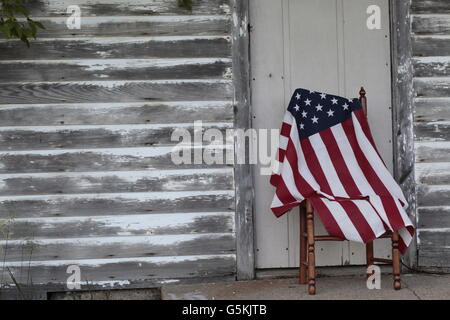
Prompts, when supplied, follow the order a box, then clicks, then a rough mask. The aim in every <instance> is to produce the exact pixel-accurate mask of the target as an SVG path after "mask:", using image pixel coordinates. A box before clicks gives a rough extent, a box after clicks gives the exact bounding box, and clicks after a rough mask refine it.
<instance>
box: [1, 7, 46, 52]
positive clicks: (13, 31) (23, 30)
mask: <svg viewBox="0 0 450 320" xmlns="http://www.w3.org/2000/svg"><path fill="white" fill-rule="evenodd" d="M0 5H1V6H0V37H2V36H3V37H4V38H6V39H11V38H17V39H20V40H21V41H23V42H24V43H25V44H26V45H27V46H28V47H29V46H30V41H29V38H34V39H36V35H37V30H38V28H39V29H45V27H44V25H43V24H42V23H41V22H38V21H34V20H32V19H31V18H30V17H29V14H30V11H29V10H28V8H27V6H26V5H25V4H24V0H0ZM23 17H25V18H26V22H19V21H18V20H17V18H23ZM20 21H22V20H20Z"/></svg>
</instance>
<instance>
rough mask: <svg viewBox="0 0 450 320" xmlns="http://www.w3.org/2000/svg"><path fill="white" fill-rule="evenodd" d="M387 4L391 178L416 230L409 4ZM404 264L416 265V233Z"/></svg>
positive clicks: (393, 1)
mask: <svg viewBox="0 0 450 320" xmlns="http://www.w3.org/2000/svg"><path fill="white" fill-rule="evenodd" d="M389 2H390V4H389V6H390V25H391V68H392V79H391V80H392V130H393V131H392V141H393V149H394V152H393V154H394V178H395V180H396V181H397V182H398V183H399V184H400V187H401V188H402V190H403V193H404V194H405V197H406V199H407V201H408V203H409V207H408V210H407V212H408V215H409V216H410V218H411V221H412V223H413V225H414V227H416V226H417V211H416V183H415V175H414V172H415V165H414V164H415V154H414V131H413V129H414V112H413V111H414V110H413V107H414V104H413V97H414V89H413V69H412V40H411V34H412V33H411V15H410V11H411V1H410V0H390V1H389ZM405 263H406V264H407V265H408V266H410V267H416V266H417V233H416V234H415V235H414V237H413V241H412V242H411V244H410V247H409V250H408V253H407V254H406V255H405Z"/></svg>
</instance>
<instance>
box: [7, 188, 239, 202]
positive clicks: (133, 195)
mask: <svg viewBox="0 0 450 320" xmlns="http://www.w3.org/2000/svg"><path fill="white" fill-rule="evenodd" d="M194 196H228V197H233V196H234V190H213V191H170V192H169V191H165V192H127V193H123V192H122V193H119V192H117V193H87V194H83V193H80V194H64V195H62V194H58V195H47V194H45V195H25V196H23V195H20V196H1V197H0V202H3V201H24V200H41V201H48V202H54V201H61V200H74V199H84V200H88V199H91V200H92V199H123V200H135V201H148V200H155V199H167V200H178V199H180V198H186V197H194Z"/></svg>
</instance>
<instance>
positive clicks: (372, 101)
mask: <svg viewBox="0 0 450 320" xmlns="http://www.w3.org/2000/svg"><path fill="white" fill-rule="evenodd" d="M250 3H251V7H250V10H251V12H250V24H251V33H250V35H251V48H250V50H251V68H252V110H253V111H252V112H253V127H254V128H256V129H272V128H274V129H275V128H276V129H278V128H279V127H280V124H281V121H282V119H283V115H284V112H285V110H286V107H287V104H288V102H289V99H290V97H291V94H292V92H293V90H294V89H295V88H299V87H301V88H307V89H311V90H316V91H320V92H329V93H333V94H338V95H343V96H347V97H357V96H358V91H359V88H360V87H361V86H364V87H365V89H366V91H367V96H368V104H369V113H368V114H369V122H370V124H371V128H372V132H373V134H374V138H375V140H376V143H377V145H378V148H379V150H380V153H381V155H382V157H383V159H384V160H385V162H386V164H387V165H388V167H389V169H391V170H392V162H393V157H392V142H391V139H392V119H391V83H390V67H391V66H390V37H389V0H314V1H311V0H250ZM370 5H376V6H378V8H380V13H381V14H380V17H381V28H380V29H371V30H369V28H368V27H367V19H368V18H369V17H370V16H371V14H372V12H370V14H369V13H367V9H368V7H369V6H370ZM273 192H274V189H273V187H272V186H270V184H269V177H268V176H264V175H261V174H260V166H259V165H256V166H255V198H256V204H255V228H256V248H257V254H256V265H257V268H279V267H297V266H298V252H299V246H298V245H299V234H298V229H299V219H298V209H294V210H292V211H291V212H289V213H287V214H285V215H284V216H282V217H280V218H276V217H275V216H274V215H273V214H272V213H271V211H270V203H271V200H272V197H273ZM316 230H317V232H324V229H323V226H322V224H321V223H320V221H318V219H316ZM375 251H376V254H378V255H379V256H384V257H388V256H389V250H388V245H387V242H386V240H377V241H376V244H375ZM316 252H317V264H318V265H347V264H364V262H365V251H364V246H363V245H362V244H358V243H353V242H321V243H318V244H317V246H316Z"/></svg>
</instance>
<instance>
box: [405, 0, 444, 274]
mask: <svg viewBox="0 0 450 320" xmlns="http://www.w3.org/2000/svg"><path fill="white" fill-rule="evenodd" d="M411 9H412V32H413V39H412V48H413V66H414V91H415V100H414V107H415V117H414V118H415V121H414V134H415V153H416V166H415V167H416V183H417V192H418V194H417V207H418V265H419V267H449V266H450V1H448V0H432V1H425V0H413V1H412V7H411Z"/></svg>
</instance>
